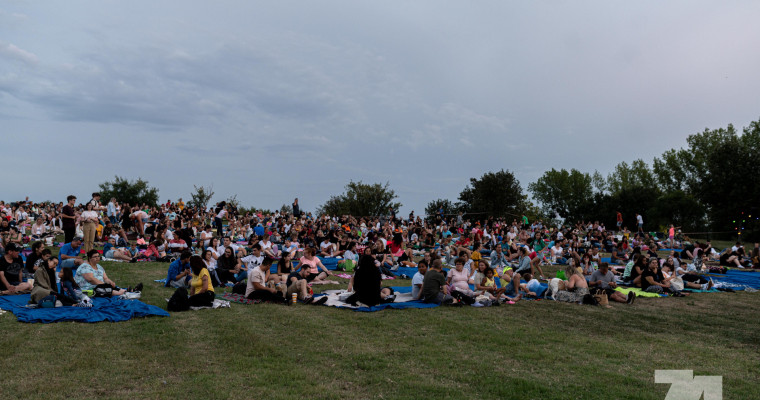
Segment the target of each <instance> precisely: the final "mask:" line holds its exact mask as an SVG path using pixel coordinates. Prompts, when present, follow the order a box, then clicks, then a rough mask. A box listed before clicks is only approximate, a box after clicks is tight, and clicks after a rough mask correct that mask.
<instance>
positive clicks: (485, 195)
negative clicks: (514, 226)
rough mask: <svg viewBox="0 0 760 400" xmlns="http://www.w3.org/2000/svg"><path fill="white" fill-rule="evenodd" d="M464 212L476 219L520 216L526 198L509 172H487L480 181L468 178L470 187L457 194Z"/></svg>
mask: <svg viewBox="0 0 760 400" xmlns="http://www.w3.org/2000/svg"><path fill="white" fill-rule="evenodd" d="M459 200H461V202H462V206H463V208H464V211H465V212H467V213H473V214H475V213H476V214H475V215H476V217H478V218H480V217H489V216H493V217H505V216H515V215H517V216H520V215H521V214H522V212H523V211H524V210H525V208H526V207H525V205H526V196H525V195H523V191H522V187H521V186H520V181H518V180H517V178H515V175H514V174H513V173H512V172H510V171H505V170H501V171H499V172H487V173H485V174H483V176H481V177H480V179H476V178H470V185H469V186H467V187H466V188H464V190H462V192H461V193H460V194H459Z"/></svg>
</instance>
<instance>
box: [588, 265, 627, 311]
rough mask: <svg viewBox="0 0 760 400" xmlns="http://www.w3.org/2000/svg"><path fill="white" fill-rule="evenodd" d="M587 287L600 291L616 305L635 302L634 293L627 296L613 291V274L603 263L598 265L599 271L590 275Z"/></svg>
mask: <svg viewBox="0 0 760 400" xmlns="http://www.w3.org/2000/svg"><path fill="white" fill-rule="evenodd" d="M588 284H589V286H591V287H595V288H598V289H601V290H603V291H604V293H605V294H607V297H608V298H609V299H610V300H612V301H616V302H618V303H628V304H631V303H633V301H634V300H636V293H634V292H633V291H630V292H628V296H626V295H624V294H623V293H621V292H618V291H617V290H615V288H616V287H617V283H615V274H613V273H612V271H610V266H609V265H608V264H607V263H606V262H603V263H601V264H599V269H598V270H596V271H594V273H593V274H591V278H590V281H589V283H588Z"/></svg>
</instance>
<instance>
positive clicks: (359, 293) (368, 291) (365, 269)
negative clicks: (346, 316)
mask: <svg viewBox="0 0 760 400" xmlns="http://www.w3.org/2000/svg"><path fill="white" fill-rule="evenodd" d="M351 280H352V284H351V285H350V288H349V289H353V291H354V294H352V295H351V296H349V298H348V299H346V303H349V304H351V305H357V303H359V302H361V303H362V304H365V305H367V306H370V307H372V306H375V305H378V304H380V302H381V300H382V298H381V297H380V290H381V288H380V284H381V282H382V277H381V275H380V270H379V269H378V268H377V267H376V266H375V260H374V258H373V257H372V256H369V255H365V256H362V257H361V258H360V259H359V264H358V265H357V266H356V269H355V270H354V276H353V278H352V279H351Z"/></svg>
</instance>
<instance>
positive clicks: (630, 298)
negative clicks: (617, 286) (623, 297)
mask: <svg viewBox="0 0 760 400" xmlns="http://www.w3.org/2000/svg"><path fill="white" fill-rule="evenodd" d="M635 300H636V293H634V292H633V291H630V292H628V299H627V301H626V303H628V305H631V304H633V302H634V301H635Z"/></svg>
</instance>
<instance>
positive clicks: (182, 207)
mask: <svg viewBox="0 0 760 400" xmlns="http://www.w3.org/2000/svg"><path fill="white" fill-rule="evenodd" d="M177 208H179V211H180V212H182V210H184V209H185V202H184V201H182V197H180V198H179V201H177Z"/></svg>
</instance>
